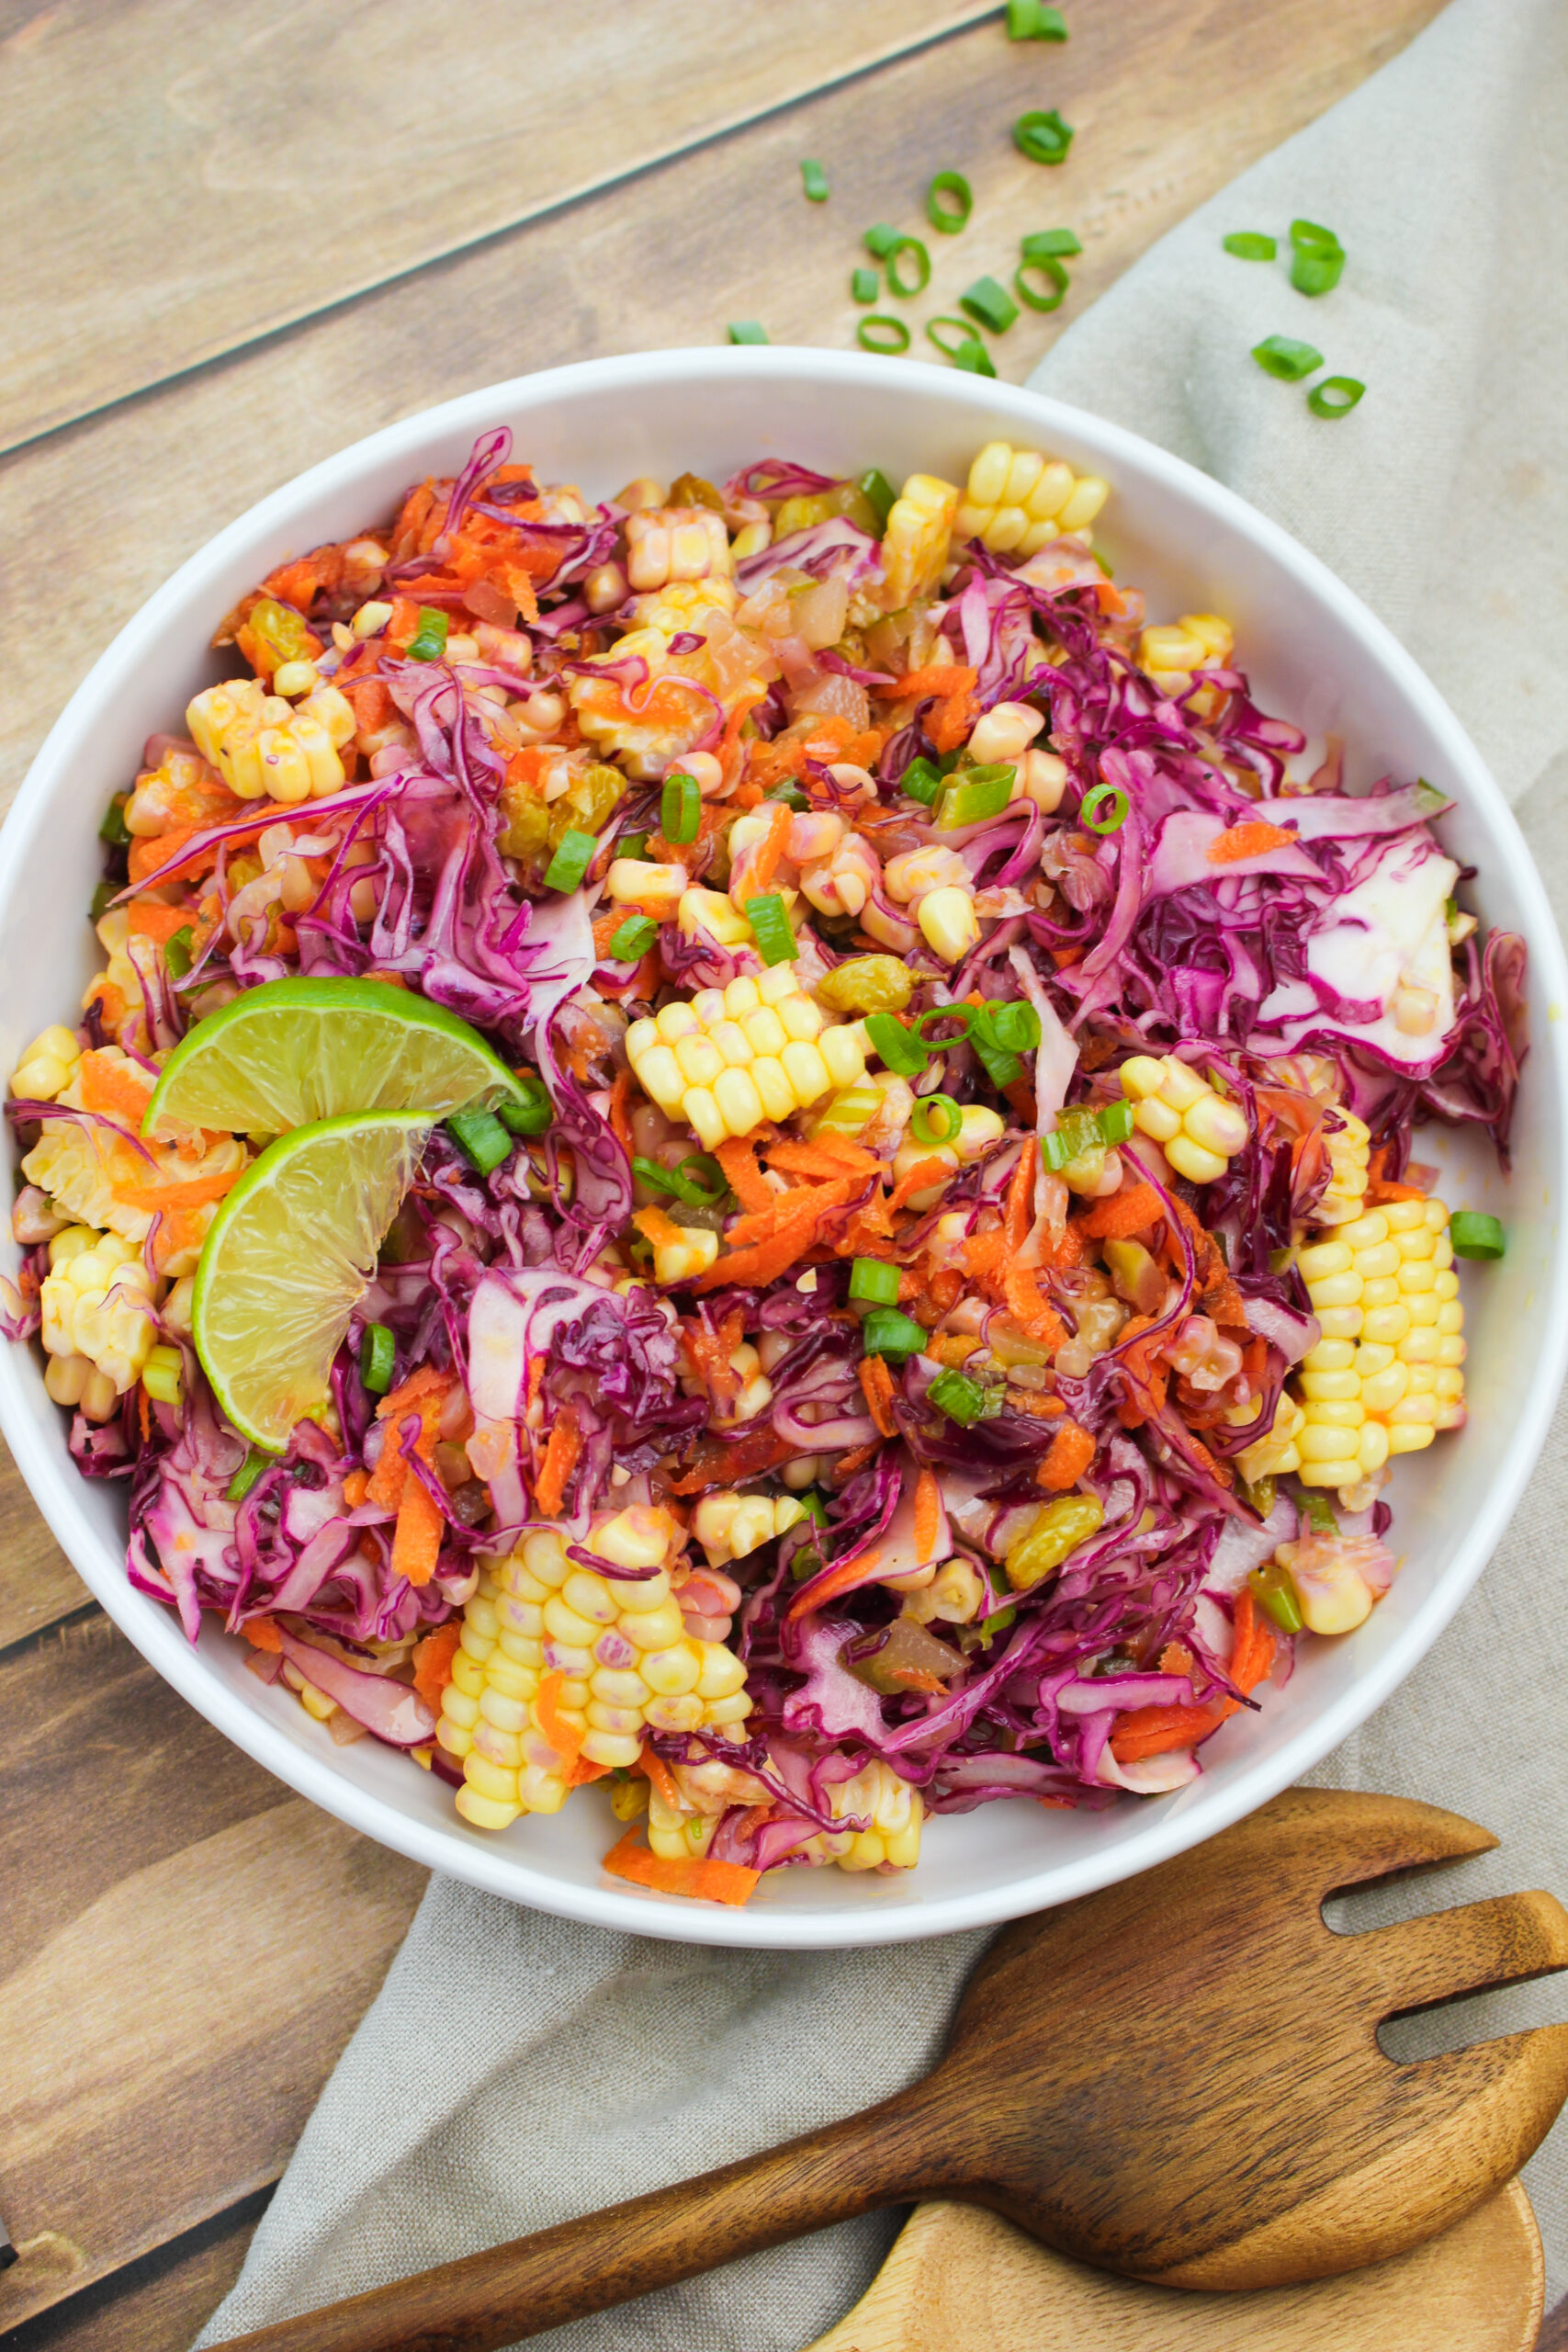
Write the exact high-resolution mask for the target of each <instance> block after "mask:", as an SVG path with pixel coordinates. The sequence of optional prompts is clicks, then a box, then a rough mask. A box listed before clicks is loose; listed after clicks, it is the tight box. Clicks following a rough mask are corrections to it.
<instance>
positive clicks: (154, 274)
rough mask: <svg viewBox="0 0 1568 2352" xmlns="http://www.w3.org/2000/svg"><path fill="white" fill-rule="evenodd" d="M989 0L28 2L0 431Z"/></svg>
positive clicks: (991, 8)
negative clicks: (721, 5) (573, 4)
mask: <svg viewBox="0 0 1568 2352" xmlns="http://www.w3.org/2000/svg"><path fill="white" fill-rule="evenodd" d="M994 12H995V0H856V5H855V6H853V7H851V8H845V7H842V6H840V5H839V0H792V5H791V6H789V7H788V8H779V7H776V6H771V5H769V0H742V4H741V5H739V6H736V5H734V0H731V6H729V7H728V9H727V10H726V11H725V12H724V16H723V17H722V19H721V20H718V21H721V22H722V26H723V30H722V31H721V32H719V33H718V35H717V37H716V17H715V14H714V10H713V8H712V7H711V6H710V5H709V0H660V6H658V7H657V8H602V9H570V10H568V9H563V8H559V7H557V6H553V5H550V0H470V5H469V6H467V7H464V8H461V9H457V8H449V9H441V8H436V9H432V8H430V7H428V6H425V5H424V0H352V4H351V5H344V0H299V5H296V6H292V7H289V8H286V9H282V10H278V11H274V12H271V13H269V14H268V15H267V16H266V17H264V18H253V17H250V16H249V15H248V14H247V13H246V12H245V11H243V10H237V9H231V8H214V7H211V6H209V5H208V0H128V5H125V6H118V7H115V8H105V7H104V6H102V5H101V0H62V5H60V6H51V7H45V8H39V9H36V10H29V11H28V19H27V21H26V22H25V23H24V24H23V25H22V26H21V28H19V29H18V30H17V31H16V32H14V33H13V34H12V36H11V38H10V40H8V41H7V42H6V44H5V47H4V52H3V53H4V62H5V75H6V93H5V100H4V103H5V107H6V138H7V162H8V165H9V168H8V170H7V172H6V175H5V181H4V184H3V186H0V255H3V256H4V259H3V261H0V304H3V306H4V309H5V311H6V316H7V318H8V319H9V320H10V322H11V323H12V328H13V335H12V340H11V348H10V352H9V356H8V360H7V366H6V379H5V384H4V388H3V389H0V448H3V447H12V446H14V445H15V444H16V443H17V442H20V441H23V440H25V439H27V438H28V437H29V436H31V435H35V434H38V433H41V432H45V431H47V430H49V429H50V428H51V427H52V426H55V425H58V424H62V423H63V422H65V421H66V420H67V419H69V418H72V417H77V416H83V415H85V414H88V413H91V411H93V410H94V409H96V408H99V407H101V406H103V404H104V403H105V402H106V401H115V400H119V399H122V398H124V396H125V395H126V394H127V393H130V392H135V391H139V390H141V389H142V388H143V387H144V386H146V385H148V384H152V383H156V382H160V381H163V380H164V379H166V378H168V377H170V376H173V375H175V374H177V373H178V372H179V371H180V370H181V369H183V368H190V367H193V366H195V365H197V363H198V362H199V361H202V360H205V359H210V358H212V357H213V356H215V355H216V354H218V353H220V352H223V351H227V350H230V349H231V348H232V347H233V346H234V345H236V344H239V343H243V342H245V341H248V340H249V339H251V338H252V337H254V336H255V335H257V334H268V333H271V332H273V331H274V330H276V328H278V327H281V326H286V325H288V323H289V322H291V321H293V320H296V319H299V318H302V317H305V316H307V315H309V313H310V312H311V311H315V310H319V309H321V308H322V307H324V306H325V305H327V304H328V303H333V302H338V301H341V300H344V298H345V297H346V296H348V295H352V294H356V293H359V292H361V291H362V290H363V289H364V288H367V287H370V286H375V285H378V284H381V283H383V282H385V281H386V280H387V279H389V278H391V277H397V276H398V275H400V273H402V272H405V271H408V270H411V269H414V268H417V267H418V266H420V265H421V264H422V263H424V262H428V261H431V260H433V259H434V258H436V257H437V256H439V255H441V254H449V253H452V252H454V251H456V250H457V249H458V248H460V247H461V246H464V245H466V244H469V243H472V242H473V241H474V240H475V239H477V238H480V237H487V236H491V235H493V234H494V233H495V232H497V231H499V230H501V229H503V228H506V227H508V226H511V225H513V224H515V223H516V222H518V221H520V220H528V219H530V218H532V217H533V216H534V215H536V213H538V212H540V211H542V210H544V209H550V208H555V207H558V206H560V205H563V204H566V203H568V202H570V201H571V200H573V199H575V198H580V197H581V196H582V195H584V194H585V193H587V192H588V191H589V190H590V189H592V188H595V187H604V186H606V185H608V184H610V183H613V182H615V181H617V180H622V179H624V178H625V177H626V175H629V174H632V173H636V172H637V171H640V170H643V169H646V167H647V166H648V165H649V164H651V163H654V162H656V161H658V160H659V159H660V157H662V156H666V155H670V154H673V153H679V152H680V151H681V150H682V149H683V148H685V147H688V146H690V145H691V144H692V143H693V142H694V141H698V140H704V139H711V138H713V137H714V136H715V135H716V134H717V133H719V132H722V131H724V130H730V129H733V128H734V127H735V126H736V125H737V124H739V123H743V122H746V121H748V120H750V119H755V118H756V117H757V116H759V115H761V114H766V113H769V112H772V111H773V110H774V109H776V108H778V107H782V106H787V105H788V104H789V103H790V101H791V100H793V99H795V98H797V97H799V96H803V95H805V94H806V93H807V92H809V91H811V90H815V89H820V88H823V87H824V86H826V85H829V84H831V83H833V82H835V81H838V80H840V79H841V78H842V77H844V76H845V75H852V74H860V73H863V72H864V71H865V70H866V69H867V68H868V67H871V66H874V65H875V64H876V63H878V62H881V61H882V60H884V59H886V58H887V57H890V56H896V55H897V54H899V53H900V52H905V51H908V50H910V49H911V48H914V47H917V46H918V45H919V44H920V43H922V42H924V41H928V40H932V39H940V38H941V37H942V35H943V34H944V33H946V32H948V31H950V30H951V29H952V28H953V27H954V26H955V25H962V24H964V23H973V22H974V21H975V20H976V18H978V17H984V16H986V15H989V14H993V13H994ZM86 123H90V124H91V125H92V135H91V137H90V138H88V137H84V135H83V126H84V124H86ZM796 187H798V181H797V182H796ZM40 189H47V190H48V191H49V201H48V202H47V203H44V204H40V203H39V190H40ZM18 329H19V332H17V330H18Z"/></svg>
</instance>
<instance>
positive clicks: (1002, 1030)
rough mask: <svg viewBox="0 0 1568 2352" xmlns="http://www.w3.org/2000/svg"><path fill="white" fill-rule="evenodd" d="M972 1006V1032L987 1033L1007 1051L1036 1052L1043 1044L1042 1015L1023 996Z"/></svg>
mask: <svg viewBox="0 0 1568 2352" xmlns="http://www.w3.org/2000/svg"><path fill="white" fill-rule="evenodd" d="M971 1009H972V1011H973V1012H974V1019H973V1020H972V1021H971V1023H970V1024H969V1026H970V1033H971V1035H976V1034H981V1035H985V1036H986V1037H987V1039H988V1040H989V1041H990V1042H991V1043H992V1044H994V1045H997V1046H1000V1047H1001V1049H1002V1051H1003V1052H1004V1053H1009V1054H1032V1052H1033V1051H1034V1048H1035V1047H1036V1046H1038V1044H1039V1043H1040V1015H1039V1014H1038V1013H1037V1012H1035V1010H1034V1007H1033V1006H1032V1004H1025V1003H1024V1002H1023V1001H1022V999H1021V998H1015V999H1013V1001H1011V1002H1010V1003H1008V1004H982V1005H976V1006H974V1007H972V1008H971Z"/></svg>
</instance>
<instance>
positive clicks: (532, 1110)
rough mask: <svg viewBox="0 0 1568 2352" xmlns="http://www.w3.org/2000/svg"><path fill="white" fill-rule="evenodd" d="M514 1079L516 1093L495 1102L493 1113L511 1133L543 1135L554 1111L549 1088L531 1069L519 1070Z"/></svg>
mask: <svg viewBox="0 0 1568 2352" xmlns="http://www.w3.org/2000/svg"><path fill="white" fill-rule="evenodd" d="M516 1079H517V1092H516V1093H515V1094H509V1095H507V1096H506V1097H505V1098H504V1099H503V1100H502V1102H500V1103H497V1104H496V1106H495V1115H496V1117H497V1118H498V1119H499V1120H500V1121H501V1124H502V1126H503V1127H508V1128H510V1130H511V1131H512V1133H513V1135H514V1136H542V1135H543V1134H544V1132H545V1129H546V1128H547V1126H548V1125H549V1124H550V1122H551V1120H552V1119H553V1118H554V1117H555V1114H556V1110H555V1104H554V1103H552V1102H551V1101H550V1097H549V1090H548V1088H547V1086H546V1084H545V1081H544V1080H543V1079H542V1078H536V1077H535V1075H534V1072H533V1071H532V1070H531V1069H520V1070H518V1071H517V1073H516Z"/></svg>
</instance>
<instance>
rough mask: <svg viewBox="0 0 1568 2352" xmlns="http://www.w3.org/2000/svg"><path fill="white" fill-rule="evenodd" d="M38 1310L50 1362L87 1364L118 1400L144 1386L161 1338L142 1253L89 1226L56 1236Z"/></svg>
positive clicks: (72, 1226)
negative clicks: (64, 1359) (73, 1359)
mask: <svg viewBox="0 0 1568 2352" xmlns="http://www.w3.org/2000/svg"><path fill="white" fill-rule="evenodd" d="M39 1307H40V1310H41V1313H42V1317H43V1344H44V1351H45V1353H46V1354H48V1355H51V1356H84V1357H85V1358H86V1360H87V1362H88V1363H90V1364H92V1365H93V1366H94V1367H95V1369H96V1371H98V1372H101V1373H102V1374H104V1376H105V1378H106V1379H108V1380H111V1381H112V1382H113V1383H114V1387H115V1394H116V1395H117V1396H120V1397H123V1396H124V1394H125V1392H126V1390H127V1389H128V1388H130V1387H133V1386H134V1385H135V1384H136V1382H137V1381H138V1380H140V1378H141V1371H142V1367H143V1365H144V1364H145V1363H146V1362H147V1359H148V1357H149V1355H150V1354H151V1353H152V1342H153V1340H155V1339H156V1338H157V1336H158V1331H157V1322H156V1318H155V1317H154V1316H153V1314H152V1276H151V1275H150V1274H149V1272H147V1267H146V1263H145V1261H144V1260H143V1258H142V1255H141V1250H137V1249H133V1248H132V1246H131V1245H130V1242H128V1241H125V1240H123V1239H122V1238H120V1236H119V1235H118V1233H95V1232H94V1230H93V1228H92V1227H91V1226H86V1225H68V1226H67V1227H66V1228H65V1230H64V1232H63V1233H57V1234H56V1235H55V1237H54V1238H53V1240H52V1241H51V1243H50V1245H49V1272H48V1273H47V1274H45V1276H44V1278H43V1287H42V1290H41V1293H40V1295H39ZM73 1401H74V1400H73Z"/></svg>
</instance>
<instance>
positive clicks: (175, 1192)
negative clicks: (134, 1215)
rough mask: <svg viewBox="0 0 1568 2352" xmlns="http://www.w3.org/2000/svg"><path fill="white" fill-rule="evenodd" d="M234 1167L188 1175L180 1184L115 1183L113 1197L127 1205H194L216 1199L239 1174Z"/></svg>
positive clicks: (159, 1207)
mask: <svg viewBox="0 0 1568 2352" xmlns="http://www.w3.org/2000/svg"><path fill="white" fill-rule="evenodd" d="M242 1174H243V1170H241V1169H238V1168H231V1169H228V1170H224V1171H222V1172H221V1173H220V1174H217V1175H213V1176H192V1177H191V1178H189V1179H188V1181H187V1182H185V1183H183V1184H117V1185H115V1187H114V1194H115V1198H116V1199H117V1200H118V1201H123V1202H124V1203H125V1204H126V1206H127V1207H128V1208H134V1209H146V1210H147V1211H148V1212H149V1213H151V1212H152V1210H154V1209H198V1208H203V1207H205V1206H206V1204H207V1203H208V1202H209V1201H220V1200H221V1199H222V1198H223V1195H224V1193H227V1192H229V1191H231V1189H232V1187H233V1186H234V1185H236V1184H237V1183H238V1182H239V1181H240V1178H241V1175H242Z"/></svg>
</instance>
